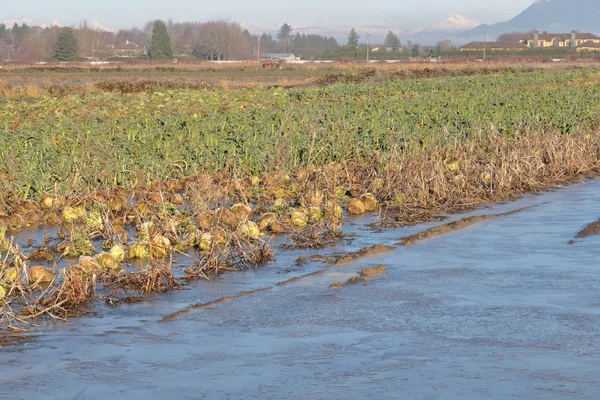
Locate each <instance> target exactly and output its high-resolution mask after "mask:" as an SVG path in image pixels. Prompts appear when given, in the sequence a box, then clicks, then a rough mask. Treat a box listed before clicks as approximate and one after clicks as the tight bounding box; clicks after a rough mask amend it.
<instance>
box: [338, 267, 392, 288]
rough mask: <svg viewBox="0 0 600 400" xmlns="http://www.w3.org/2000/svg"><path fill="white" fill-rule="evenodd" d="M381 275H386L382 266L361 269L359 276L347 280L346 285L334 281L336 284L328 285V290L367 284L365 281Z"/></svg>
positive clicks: (385, 270)
mask: <svg viewBox="0 0 600 400" xmlns="http://www.w3.org/2000/svg"><path fill="white" fill-rule="evenodd" d="M383 274H387V269H386V268H385V266H384V265H379V266H377V267H370V268H363V269H362V270H361V271H360V274H358V275H356V276H352V277H350V279H348V280H347V281H346V283H342V282H339V281H336V282H334V283H332V284H331V285H329V288H330V289H343V288H345V287H346V286H350V285H359V284H364V283H366V282H367V280H370V279H374V278H376V277H378V276H380V275H383Z"/></svg>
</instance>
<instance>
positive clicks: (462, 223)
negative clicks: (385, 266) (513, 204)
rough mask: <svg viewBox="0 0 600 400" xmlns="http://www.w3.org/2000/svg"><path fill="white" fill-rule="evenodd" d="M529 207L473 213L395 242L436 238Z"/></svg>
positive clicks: (403, 242) (412, 242) (399, 244)
mask: <svg viewBox="0 0 600 400" xmlns="http://www.w3.org/2000/svg"><path fill="white" fill-rule="evenodd" d="M530 208H531V207H525V208H520V209H518V210H514V211H510V212H506V213H502V214H493V215H475V216H471V217H466V218H462V219H459V220H457V221H452V222H449V223H447V224H444V225H440V226H436V227H433V228H430V229H427V230H426V231H422V232H419V233H416V234H414V235H410V236H407V237H405V238H402V240H400V242H398V243H397V245H398V246H412V245H414V244H416V243H419V242H424V241H426V240H431V239H435V238H438V237H440V236H444V235H448V234H451V233H455V232H458V231H461V230H464V229H467V228H470V227H471V226H473V225H476V224H478V223H481V222H485V221H491V220H494V219H497V218H502V217H507V216H509V215H515V214H518V213H521V212H523V211H525V210H529V209H530Z"/></svg>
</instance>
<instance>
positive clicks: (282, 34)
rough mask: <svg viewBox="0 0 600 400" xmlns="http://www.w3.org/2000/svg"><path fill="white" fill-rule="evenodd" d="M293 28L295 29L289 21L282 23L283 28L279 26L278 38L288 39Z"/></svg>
mask: <svg viewBox="0 0 600 400" xmlns="http://www.w3.org/2000/svg"><path fill="white" fill-rule="evenodd" d="M293 30H294V29H292V27H291V25H289V24H287V23H285V24H283V25H281V28H279V32H277V39H279V40H287V39H288V38H289V37H290V36H291V35H292V31H293Z"/></svg>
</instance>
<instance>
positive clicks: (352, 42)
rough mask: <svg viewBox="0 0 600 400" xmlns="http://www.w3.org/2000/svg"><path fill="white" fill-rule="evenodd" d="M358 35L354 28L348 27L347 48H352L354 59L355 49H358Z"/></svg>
mask: <svg viewBox="0 0 600 400" xmlns="http://www.w3.org/2000/svg"><path fill="white" fill-rule="evenodd" d="M359 39H360V36H359V35H358V33H356V29H354V28H352V29H350V33H349V34H348V48H349V49H350V50H354V59H355V60H356V50H357V49H358V40H359Z"/></svg>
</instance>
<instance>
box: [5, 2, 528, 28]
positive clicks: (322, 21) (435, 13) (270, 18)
mask: <svg viewBox="0 0 600 400" xmlns="http://www.w3.org/2000/svg"><path fill="white" fill-rule="evenodd" d="M0 3H5V4H4V5H2V6H1V7H0V20H20V19H23V18H29V19H31V20H32V21H33V22H34V23H35V24H44V23H50V22H51V21H52V20H56V21H58V22H60V23H61V24H63V25H72V24H75V23H77V22H80V21H83V20H88V21H96V22H99V23H101V24H102V25H104V26H106V27H108V28H111V29H120V28H127V27H132V26H142V25H143V24H144V23H145V22H147V21H151V20H155V19H173V20H175V21H190V20H194V21H206V20H210V19H227V20H235V21H239V22H242V23H243V24H244V25H246V26H248V27H251V26H255V27H260V26H272V25H275V26H277V25H281V23H283V22H288V23H290V24H291V25H292V26H318V27H326V26H386V27H397V28H398V30H406V29H413V28H418V27H422V26H427V25H431V24H435V23H438V22H440V21H442V20H444V19H445V18H447V17H449V16H450V15H454V14H461V15H464V16H465V17H468V18H470V19H474V20H477V21H480V22H483V23H495V22H500V21H505V20H508V19H510V18H512V17H514V16H515V15H517V14H518V13H520V12H521V11H522V10H524V9H525V8H527V7H528V6H529V5H531V4H532V3H533V0H416V1H415V0H369V1H364V0H295V1H288V0H252V1H248V0H221V1H215V0H211V1H207V0H168V1H165V0H0Z"/></svg>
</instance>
